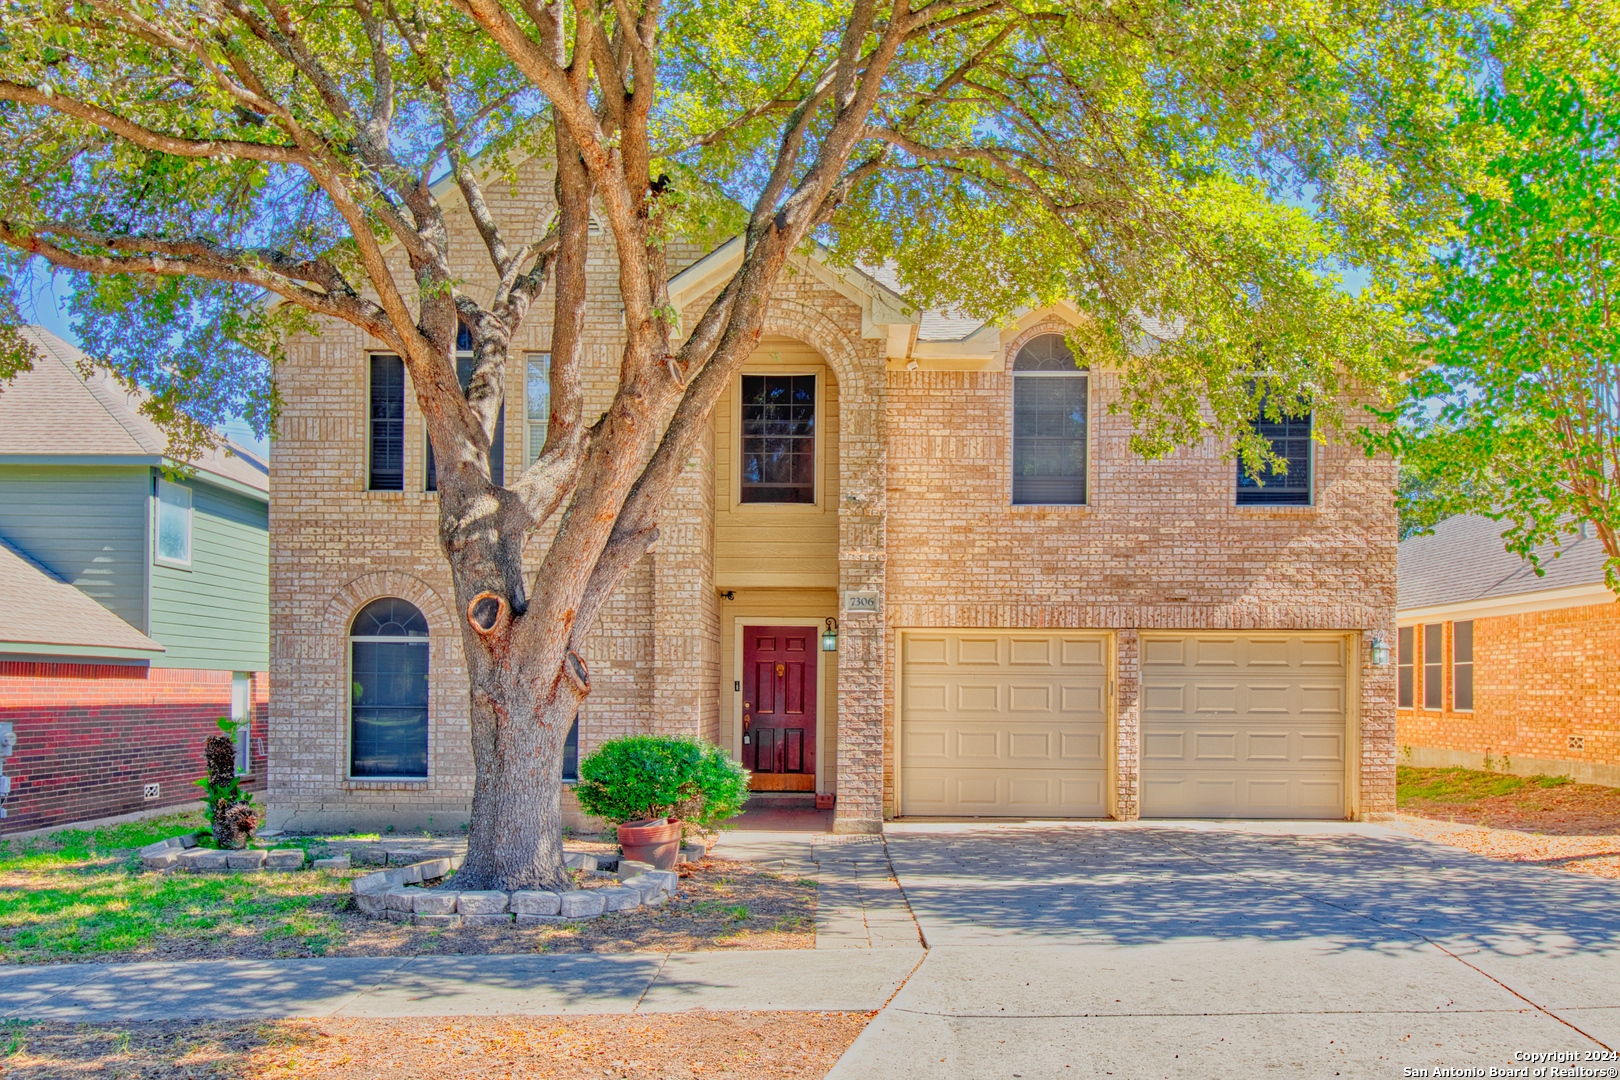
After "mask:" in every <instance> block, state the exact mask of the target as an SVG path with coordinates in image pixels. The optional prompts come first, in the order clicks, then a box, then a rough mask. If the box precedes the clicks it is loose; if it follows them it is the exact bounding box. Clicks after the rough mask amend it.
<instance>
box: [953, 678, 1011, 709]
mask: <svg viewBox="0 0 1620 1080" xmlns="http://www.w3.org/2000/svg"><path fill="white" fill-rule="evenodd" d="M953 688H954V689H955V691H956V712H957V714H958V715H960V714H962V713H975V712H986V713H996V712H1000V711H1001V687H1000V686H999V685H997V684H995V683H991V684H990V685H988V686H974V685H972V684H964V683H955V684H953Z"/></svg>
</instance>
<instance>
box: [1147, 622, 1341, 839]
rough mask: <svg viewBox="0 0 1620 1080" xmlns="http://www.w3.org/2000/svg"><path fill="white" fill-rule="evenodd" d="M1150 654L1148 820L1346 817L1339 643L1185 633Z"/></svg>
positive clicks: (1153, 641)
mask: <svg viewBox="0 0 1620 1080" xmlns="http://www.w3.org/2000/svg"><path fill="white" fill-rule="evenodd" d="M1142 654H1143V670H1142V680H1143V688H1144V693H1143V713H1142V814H1143V816H1145V817H1224V816H1231V817H1327V818H1338V817H1342V816H1343V815H1344V806H1345V804H1344V793H1345V792H1344V789H1345V779H1344V774H1345V747H1346V728H1345V724H1346V701H1347V693H1346V685H1347V683H1346V680H1347V673H1346V671H1345V667H1344V662H1343V661H1344V657H1345V655H1346V649H1345V645H1344V641H1343V639H1342V638H1340V637H1337V636H1331V637H1330V636H1326V635H1318V636H1311V635H1308V634H1277V633H1263V632H1262V633H1256V634H1187V635H1182V636H1180V637H1178V638H1176V639H1169V638H1163V639H1158V638H1146V639H1144V641H1143V650H1142ZM1223 669H1224V670H1223ZM1217 671H1220V672H1221V674H1222V677H1220V678H1215V679H1211V678H1210V677H1209V676H1210V675H1212V674H1215V673H1216V672H1217Z"/></svg>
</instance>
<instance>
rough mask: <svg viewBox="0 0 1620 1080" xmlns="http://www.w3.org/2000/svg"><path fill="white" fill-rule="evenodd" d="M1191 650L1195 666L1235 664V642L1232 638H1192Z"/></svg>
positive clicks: (1209, 666)
mask: <svg viewBox="0 0 1620 1080" xmlns="http://www.w3.org/2000/svg"><path fill="white" fill-rule="evenodd" d="M1191 652H1192V662H1193V666H1195V667H1201V668H1225V667H1236V666H1237V642H1236V641H1235V640H1234V639H1232V638H1202V637H1200V638H1194V639H1193V647H1192V650H1191Z"/></svg>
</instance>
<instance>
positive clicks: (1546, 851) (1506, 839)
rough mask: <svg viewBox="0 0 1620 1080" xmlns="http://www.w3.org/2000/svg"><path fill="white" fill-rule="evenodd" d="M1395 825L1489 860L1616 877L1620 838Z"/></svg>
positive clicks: (1411, 819) (1408, 821)
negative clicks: (1501, 860)
mask: <svg viewBox="0 0 1620 1080" xmlns="http://www.w3.org/2000/svg"><path fill="white" fill-rule="evenodd" d="M1393 824H1395V826H1396V827H1397V828H1399V829H1401V830H1402V831H1404V832H1409V833H1411V834H1412V835H1414V836H1421V837H1423V838H1424V839H1425V840H1433V841H1435V842H1436V843H1440V844H1450V845H1451V846H1452V847H1459V848H1462V849H1463V850H1464V851H1471V852H1473V853H1474V854H1475V855H1484V856H1486V857H1487V858H1491V859H1503V860H1506V861H1508V862H1517V863H1532V864H1535V865H1538V866H1544V867H1546V868H1548V869H1549V870H1568V871H1570V872H1572V873H1576V874H1591V875H1593V876H1594V877H1606V878H1620V837H1616V836H1614V835H1612V834H1611V835H1605V836H1566V835H1559V834H1539V833H1527V832H1520V831H1519V830H1517V829H1493V828H1491V827H1489V826H1484V825H1465V824H1464V825H1459V824H1451V823H1449V822H1442V821H1435V820H1433V819H1430V818H1422V817H1416V816H1414V815H1411V814H1403V815H1401V818H1400V820H1399V821H1398V822H1394V823H1393Z"/></svg>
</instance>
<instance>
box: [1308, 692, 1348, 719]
mask: <svg viewBox="0 0 1620 1080" xmlns="http://www.w3.org/2000/svg"><path fill="white" fill-rule="evenodd" d="M1299 711H1300V712H1301V713H1302V714H1305V715H1310V714H1313V713H1314V714H1316V715H1318V716H1343V715H1344V687H1342V686H1301V687H1300V688H1299Z"/></svg>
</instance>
